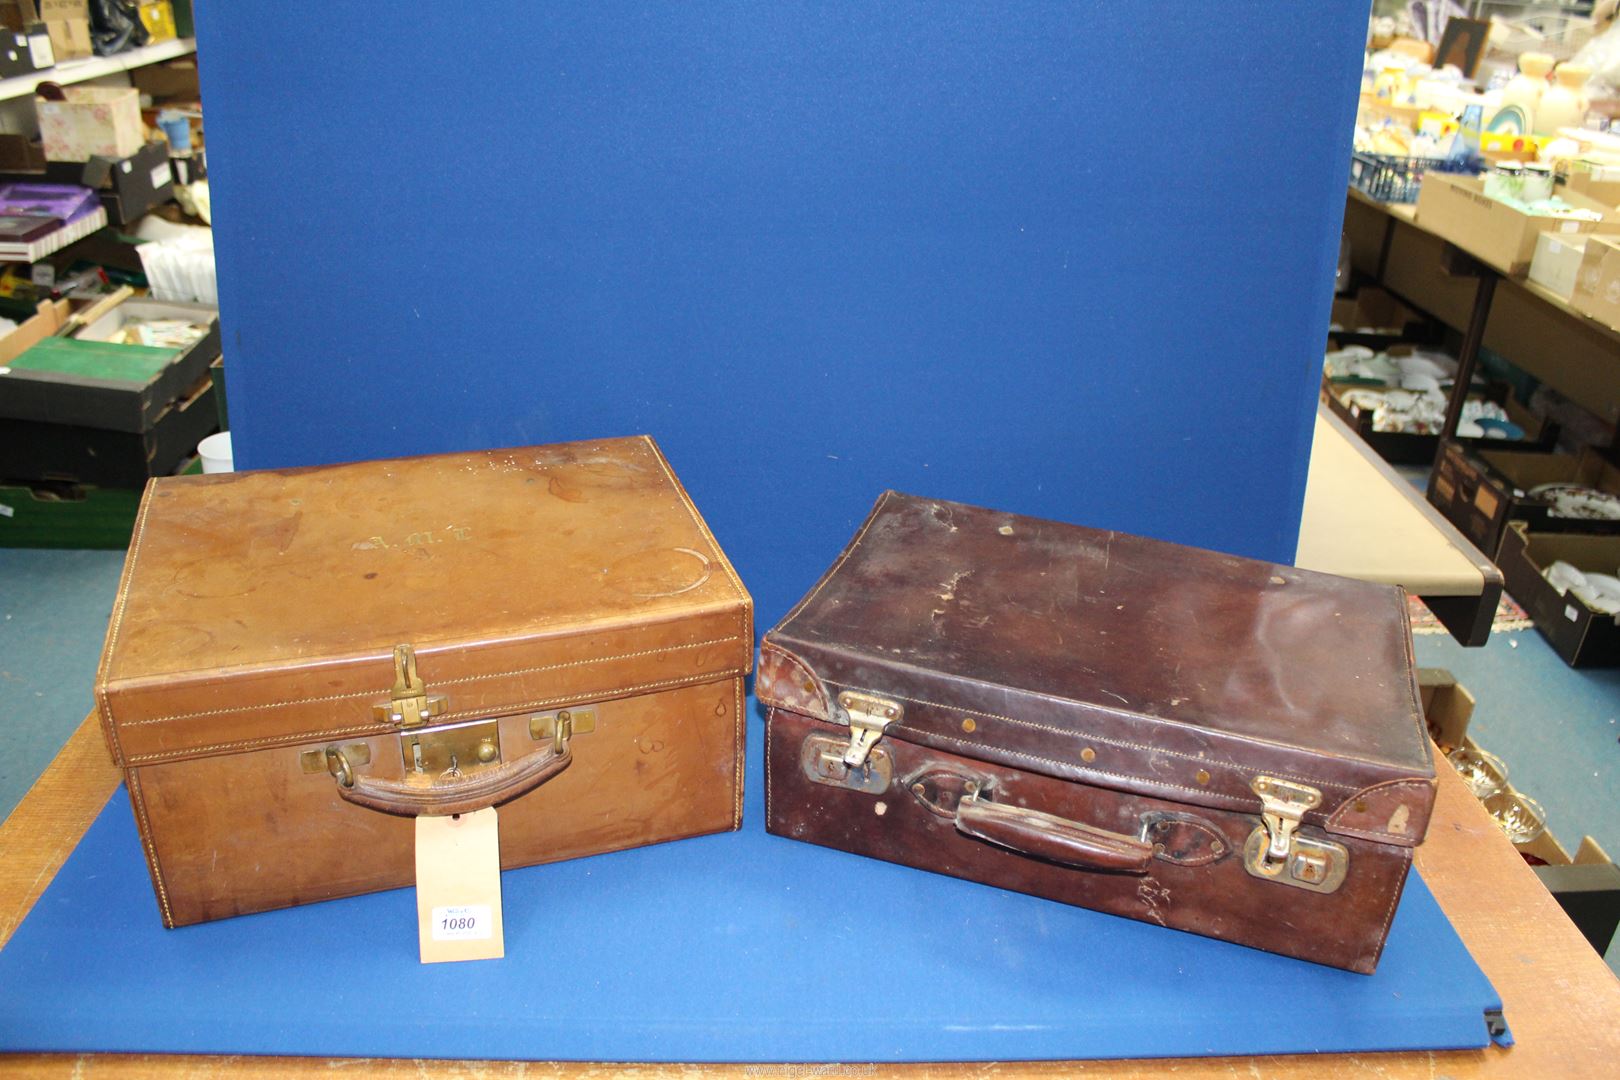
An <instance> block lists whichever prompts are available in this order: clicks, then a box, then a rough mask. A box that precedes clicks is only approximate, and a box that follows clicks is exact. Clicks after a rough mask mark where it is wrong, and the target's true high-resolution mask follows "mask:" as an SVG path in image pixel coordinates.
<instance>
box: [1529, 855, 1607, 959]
mask: <svg viewBox="0 0 1620 1080" xmlns="http://www.w3.org/2000/svg"><path fill="white" fill-rule="evenodd" d="M1542 835H1543V836H1545V835H1546V834H1545V833H1543V834H1542ZM1554 843H1557V842H1556V841H1554ZM1561 847H1562V845H1560V848H1561ZM1527 861H1528V860H1527ZM1539 862H1541V863H1542V865H1538V866H1536V868H1535V871H1536V877H1537V878H1539V879H1540V880H1541V883H1542V884H1543V885H1545V886H1546V887H1547V891H1548V892H1550V893H1552V895H1553V899H1554V900H1557V901H1558V906H1559V907H1561V908H1563V909H1564V914H1565V915H1568V916H1569V921H1570V922H1572V923H1574V924H1575V926H1576V929H1578V930H1580V932H1581V935H1582V936H1583V937H1585V938H1586V940H1587V942H1588V943H1589V944H1591V946H1592V948H1593V949H1594V950H1596V951H1597V953H1598V955H1599V956H1602V955H1604V954H1605V953H1607V952H1608V951H1609V946H1610V945H1612V944H1613V943H1614V935H1615V930H1616V928H1620V868H1617V867H1616V866H1615V865H1614V863H1613V862H1611V861H1610V860H1609V857H1608V855H1607V854H1606V853H1605V852H1604V851H1603V849H1602V848H1601V847H1599V846H1598V844H1597V841H1595V840H1593V839H1592V838H1591V837H1590V836H1587V837H1584V838H1582V840H1581V847H1580V850H1579V851H1577V852H1576V853H1575V858H1574V860H1573V862H1571V863H1570V864H1569V865H1567V866H1565V865H1560V864H1555V863H1547V862H1546V860H1539Z"/></svg>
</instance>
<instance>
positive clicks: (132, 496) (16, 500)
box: [0, 484, 141, 550]
mask: <svg viewBox="0 0 1620 1080" xmlns="http://www.w3.org/2000/svg"><path fill="white" fill-rule="evenodd" d="M140 506H141V493H140V492H139V491H120V490H117V489H112V488H97V487H85V486H84V485H82V484H36V485H33V486H25V485H15V484H11V485H4V486H0V547H8V548H99V549H104V550H116V549H118V548H125V547H128V546H129V539H130V536H131V534H132V533H134V531H135V515H136V514H137V513H138V512H139V510H140Z"/></svg>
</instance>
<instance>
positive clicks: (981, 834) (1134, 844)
mask: <svg viewBox="0 0 1620 1080" xmlns="http://www.w3.org/2000/svg"><path fill="white" fill-rule="evenodd" d="M956 829H957V831H958V832H960V833H962V834H963V835H965V836H971V837H973V838H974V839H975V840H983V841H985V842H986V843H989V844H994V845H996V846H997V847H1002V848H1006V849H1007V850H1008V851H1013V852H1016V853H1018V854H1019V855H1031V856H1034V857H1036V858H1041V859H1046V860H1048V861H1050V862H1055V863H1060V864H1062V865H1063V866H1072V867H1074V868H1075V869H1077V870H1111V871H1114V872H1116V873H1126V874H1145V873H1147V870H1148V864H1149V863H1150V862H1152V861H1153V845H1151V844H1149V843H1146V842H1145V841H1142V840H1138V839H1137V838H1136V837H1134V836H1126V835H1125V834H1124V833H1116V832H1109V831H1108V830H1107V829H1099V828H1097V827H1096V826H1094V825H1085V824H1082V823H1081V822H1078V821H1070V820H1069V819H1067V818H1060V817H1058V816H1057V815H1056V814H1045V813H1042V812H1041V811H1039V810H1027V809H1025V808H1024V807H1021V806H1008V805H1007V804H1005V803H997V802H988V801H986V800H983V799H980V798H977V797H972V798H966V799H963V800H962V801H961V802H959V803H957V805H956Z"/></svg>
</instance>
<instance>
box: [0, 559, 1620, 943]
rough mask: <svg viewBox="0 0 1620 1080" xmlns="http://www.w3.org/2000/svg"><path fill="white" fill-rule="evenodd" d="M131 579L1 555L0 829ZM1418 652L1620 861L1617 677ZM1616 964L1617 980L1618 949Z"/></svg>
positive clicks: (71, 708)
mask: <svg viewBox="0 0 1620 1080" xmlns="http://www.w3.org/2000/svg"><path fill="white" fill-rule="evenodd" d="M122 567H123V552H117V551H21V550H11V549H0V731H3V732H4V733H5V736H6V740H5V741H6V752H5V753H4V754H0V818H3V817H4V816H5V815H7V814H9V813H11V811H12V809H13V808H14V807H15V806H16V805H17V802H18V801H19V800H20V799H21V798H22V797H23V795H24V793H25V792H26V791H27V790H28V788H29V787H30V786H31V785H32V784H33V782H34V780H35V779H36V778H37V777H38V776H39V774H40V772H42V771H43V770H44V768H45V766H46V765H47V764H48V763H49V762H50V760H51V758H52V757H53V756H55V754H56V752H57V751H58V750H59V749H60V748H61V746H62V744H63V743H64V742H66V741H67V738H68V736H69V735H71V734H72V733H73V730H74V729H75V728H76V727H77V726H78V724H79V722H80V721H82V720H83V719H84V716H85V714H86V713H87V712H88V711H89V710H90V708H91V705H92V701H91V686H92V684H93V681H94V678H95V671H96V660H97V658H98V656H99V655H100V652H101V643H102V636H103V634H104V633H105V632H106V626H107V619H108V617H109V616H110V614H111V612H112V604H113V598H114V596H115V594H116V592H117V588H118V575H119V572H120V570H121V569H122ZM1416 650H1417V658H1418V663H1420V664H1421V665H1423V666H1425V667H1442V668H1447V669H1449V670H1450V671H1451V672H1452V673H1453V674H1455V675H1456V676H1457V679H1458V680H1459V681H1460V682H1461V683H1462V684H1463V685H1464V686H1466V687H1467V688H1468V689H1469V690H1470V691H1471V692H1472V693H1473V694H1474V696H1475V698H1476V699H1477V700H1478V705H1477V707H1476V710H1475V713H1474V719H1473V722H1472V724H1471V725H1470V729H1469V730H1470V733H1471V734H1472V735H1473V736H1474V738H1475V739H1476V740H1477V741H1478V742H1479V743H1480V744H1481V745H1482V746H1484V747H1485V748H1486V749H1488V750H1491V751H1492V752H1494V753H1495V754H1497V756H1499V757H1501V758H1502V760H1503V761H1504V762H1506V763H1507V766H1508V769H1509V773H1510V779H1511V780H1512V782H1513V785H1514V786H1515V787H1517V788H1519V789H1520V790H1521V791H1524V792H1525V793H1527V794H1529V795H1532V796H1534V797H1535V798H1536V799H1538V800H1540V802H1541V804H1542V805H1543V806H1544V807H1545V808H1546V810H1547V814H1548V823H1549V827H1550V828H1551V829H1552V831H1553V833H1554V835H1556V836H1557V837H1558V838H1559V840H1561V841H1562V842H1563V843H1564V844H1565V846H1566V847H1568V848H1570V850H1571V851H1573V850H1574V848H1575V846H1576V845H1577V844H1578V843H1579V842H1580V838H1581V836H1582V835H1583V834H1586V833H1590V834H1591V835H1592V836H1593V837H1594V838H1595V839H1596V840H1597V841H1598V842H1599V843H1600V844H1602V845H1603V847H1604V848H1605V849H1606V850H1607V851H1608V852H1609V854H1610V855H1611V856H1620V800H1617V799H1616V798H1615V793H1616V791H1620V741H1617V740H1620V669H1616V670H1607V671H1602V670H1600V671H1575V670H1572V669H1571V668H1569V667H1567V666H1566V665H1565V664H1564V662H1563V661H1562V660H1560V659H1559V658H1558V656H1557V654H1555V653H1554V652H1553V651H1552V650H1551V649H1550V648H1549V647H1548V646H1547V644H1546V643H1545V642H1544V641H1542V639H1541V636H1540V634H1538V633H1536V631H1534V630H1526V631H1520V632H1517V633H1500V634H1496V635H1493V636H1492V638H1491V641H1490V643H1489V644H1488V645H1486V646H1485V647H1484V648H1482V649H1464V648H1462V647H1461V646H1459V645H1457V644H1456V643H1455V642H1454V641H1452V639H1451V638H1450V637H1449V636H1447V635H1444V634H1424V635H1419V636H1418V638H1417V640H1416ZM1609 964H1610V966H1611V967H1614V968H1615V970H1616V971H1620V947H1611V948H1610V950H1609Z"/></svg>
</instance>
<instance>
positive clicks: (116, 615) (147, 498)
mask: <svg viewBox="0 0 1620 1080" xmlns="http://www.w3.org/2000/svg"><path fill="white" fill-rule="evenodd" d="M154 486H155V481H150V480H149V481H147V484H146V490H145V492H143V493H142V496H141V511H140V515H139V516H138V517H137V519H136V521H135V541H134V543H132V544H131V545H130V546H129V558H128V560H126V561H125V563H124V574H123V577H122V578H120V579H119V582H118V602H117V605H116V606H115V607H114V608H113V620H112V633H111V634H109V635H108V637H107V649H106V655H105V657H104V659H103V661H102V663H103V670H102V671H101V672H100V673H99V674H100V678H98V679H97V680H96V681H97V682H99V683H100V684H101V707H102V710H103V714H104V716H105V721H106V725H107V727H108V729H110V730H111V731H112V732H113V742H114V744H115V745H118V756H119V758H120V759H122V758H123V756H124V750H123V747H122V745H119V744H118V724H117V722H116V721H115V720H114V719H113V711H112V698H111V697H110V696H108V694H107V681H108V678H109V677H110V676H111V674H112V672H111V667H112V658H113V656H114V655H115V654H116V653H117V649H118V633H119V631H120V630H122V629H123V628H124V609H125V608H126V607H128V605H129V583H130V581H131V580H132V579H133V578H134V577H135V562H136V560H137V559H139V558H140V555H141V541H142V540H144V539H146V515H147V513H148V512H149V511H150V510H151V509H152V497H151V495H152V488H153V487H154Z"/></svg>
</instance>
